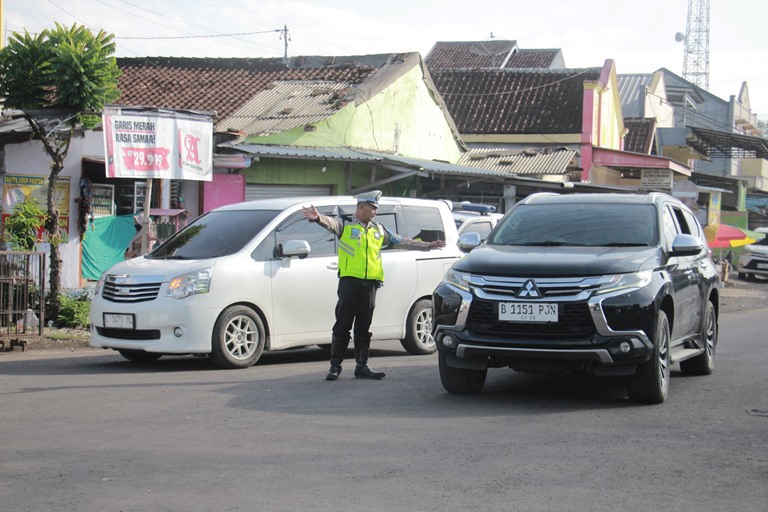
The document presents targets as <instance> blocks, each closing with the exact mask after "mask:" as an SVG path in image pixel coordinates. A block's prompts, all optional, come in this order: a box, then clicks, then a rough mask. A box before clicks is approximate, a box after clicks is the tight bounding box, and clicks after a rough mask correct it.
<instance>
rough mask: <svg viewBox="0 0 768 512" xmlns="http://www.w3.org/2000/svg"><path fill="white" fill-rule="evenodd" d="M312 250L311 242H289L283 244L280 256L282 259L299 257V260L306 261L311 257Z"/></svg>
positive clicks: (279, 251)
mask: <svg viewBox="0 0 768 512" xmlns="http://www.w3.org/2000/svg"><path fill="white" fill-rule="evenodd" d="M311 251H312V250H311V249H310V247H309V242H307V241H306V240H288V241H286V242H285V243H283V244H282V245H281V246H280V248H279V249H278V253H279V254H278V256H279V257H280V258H290V257H291V256H298V257H299V259H302V260H303V259H304V258H306V257H307V256H309V253H310V252H311Z"/></svg>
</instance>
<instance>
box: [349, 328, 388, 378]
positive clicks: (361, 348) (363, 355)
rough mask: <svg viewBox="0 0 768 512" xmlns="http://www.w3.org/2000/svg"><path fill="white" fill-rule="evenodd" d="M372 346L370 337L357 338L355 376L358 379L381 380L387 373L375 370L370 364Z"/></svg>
mask: <svg viewBox="0 0 768 512" xmlns="http://www.w3.org/2000/svg"><path fill="white" fill-rule="evenodd" d="M370 346H371V338H370V337H369V338H368V339H365V340H360V339H357V338H356V339H355V377H356V378H358V379H373V380H381V379H383V378H384V377H385V376H386V374H385V373H384V372H377V371H374V370H372V369H371V368H370V367H369V366H368V348H369V347H370Z"/></svg>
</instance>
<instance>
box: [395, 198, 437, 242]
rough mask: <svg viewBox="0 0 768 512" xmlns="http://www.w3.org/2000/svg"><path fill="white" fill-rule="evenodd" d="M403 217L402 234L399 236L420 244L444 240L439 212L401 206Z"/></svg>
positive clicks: (418, 207) (432, 209) (428, 208)
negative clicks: (403, 226) (417, 241)
mask: <svg viewBox="0 0 768 512" xmlns="http://www.w3.org/2000/svg"><path fill="white" fill-rule="evenodd" d="M403 216H404V217H405V228H404V230H403V231H404V232H402V233H400V232H398V234H399V235H402V236H406V237H408V238H413V239H414V240H419V241H421V242H434V241H435V240H445V230H444V229H443V219H442V217H441V216H440V210H438V209H437V208H430V207H424V206H403Z"/></svg>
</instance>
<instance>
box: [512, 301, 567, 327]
mask: <svg viewBox="0 0 768 512" xmlns="http://www.w3.org/2000/svg"><path fill="white" fill-rule="evenodd" d="M499 320H503V321H505V322H557V304H551V303H549V302H500V303H499Z"/></svg>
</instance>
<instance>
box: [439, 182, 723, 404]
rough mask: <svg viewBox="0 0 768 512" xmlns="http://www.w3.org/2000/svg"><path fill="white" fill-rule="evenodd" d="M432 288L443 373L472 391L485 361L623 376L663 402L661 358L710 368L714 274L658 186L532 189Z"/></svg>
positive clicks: (664, 362)
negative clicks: (654, 189) (612, 190)
mask: <svg viewBox="0 0 768 512" xmlns="http://www.w3.org/2000/svg"><path fill="white" fill-rule="evenodd" d="M479 244H480V242H479V238H478V237H477V235H476V234H474V233H469V234H467V235H464V236H463V237H462V238H461V239H460V246H462V249H463V250H465V251H471V252H469V253H468V254H467V255H466V256H464V257H463V258H462V259H461V260H459V261H458V262H456V263H455V264H454V265H453V267H451V269H450V270H449V271H448V273H447V274H446V276H445V278H444V279H443V281H442V283H440V285H438V287H437V288H436V289H435V292H434V295H433V325H434V328H433V330H434V337H435V341H436V343H437V348H438V351H439V353H438V356H439V366H440V379H441V381H442V383H443V387H444V388H445V389H446V390H447V391H448V392H450V393H477V392H479V391H481V390H482V388H483V385H484V384H485V379H486V374H487V371H488V368H501V367H509V368H512V369H514V370H518V371H528V372H542V371H549V370H556V371H570V372H591V373H593V374H595V375H625V376H627V392H628V395H629V398H630V399H631V400H634V401H637V402H645V403H660V402H663V401H664V400H665V399H666V397H667V394H668V392H669V376H670V366H671V365H672V364H674V363H678V362H679V363H680V370H681V371H682V372H683V373H685V374H695V375H708V374H710V373H712V370H713V368H714V359H713V358H714V354H715V346H716V344H717V332H718V310H719V295H718V293H719V288H720V281H719V275H718V272H717V269H716V267H715V264H714V262H713V261H712V258H711V257H710V250H709V248H708V246H707V243H706V240H705V238H704V234H703V230H702V229H701V226H700V224H699V222H698V221H697V220H696V217H695V216H694V214H693V213H692V212H691V210H689V209H688V208H687V207H686V206H685V205H684V204H682V203H681V202H680V201H678V200H677V199H675V198H673V197H670V196H668V195H665V194H660V193H651V194H646V195H639V194H568V195H557V194H551V193H543V194H534V195H532V196H529V197H527V198H526V199H524V200H523V201H521V202H519V203H517V204H516V205H515V206H514V207H513V208H512V209H511V210H510V211H509V212H508V213H507V214H506V215H505V216H504V218H503V219H502V220H501V221H500V222H499V224H498V225H497V226H496V228H495V229H494V230H493V232H492V233H491V234H490V236H489V237H488V239H487V240H486V241H485V242H484V243H483V244H482V245H479Z"/></svg>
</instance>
